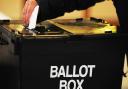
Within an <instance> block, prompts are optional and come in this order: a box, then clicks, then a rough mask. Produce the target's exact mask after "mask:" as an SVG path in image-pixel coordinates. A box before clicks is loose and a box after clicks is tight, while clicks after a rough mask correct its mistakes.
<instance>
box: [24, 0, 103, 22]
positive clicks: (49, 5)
mask: <svg viewBox="0 0 128 89" xmlns="http://www.w3.org/2000/svg"><path fill="white" fill-rule="evenodd" d="M101 1H104V0H27V2H26V4H25V7H24V10H23V20H24V22H25V24H28V21H29V18H30V16H31V14H32V11H33V9H34V7H35V6H36V5H37V3H38V5H39V6H40V11H39V15H38V21H43V20H47V19H53V18H56V17H58V16H62V15H63V14H64V13H65V12H71V11H73V10H82V9H87V8H88V7H90V6H93V5H94V4H95V3H96V2H101Z"/></svg>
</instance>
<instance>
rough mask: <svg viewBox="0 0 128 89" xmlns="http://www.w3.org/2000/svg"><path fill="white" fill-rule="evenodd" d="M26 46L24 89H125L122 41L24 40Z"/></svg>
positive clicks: (97, 38) (112, 38)
mask: <svg viewBox="0 0 128 89" xmlns="http://www.w3.org/2000/svg"><path fill="white" fill-rule="evenodd" d="M23 43H24V44H22V49H21V62H20V63H21V64H20V66H21V89H42V88H48V89H50V88H54V89H55V88H57V89H77V88H78V89H79V88H80V89H121V83H122V73H123V64H124V50H123V49H122V44H121V39H120V37H115V36H94V37H84V36H82V37H71V38H57V39H44V40H36V39H35V40H30V39H29V40H27V39H24V40H23ZM89 66H91V67H89ZM55 71H56V72H55ZM91 73H92V74H91ZM73 75H74V76H73ZM61 82H62V84H61ZM78 83H80V86H79V85H78ZM65 84H66V85H65ZM64 85H65V86H66V87H65V86H64Z"/></svg>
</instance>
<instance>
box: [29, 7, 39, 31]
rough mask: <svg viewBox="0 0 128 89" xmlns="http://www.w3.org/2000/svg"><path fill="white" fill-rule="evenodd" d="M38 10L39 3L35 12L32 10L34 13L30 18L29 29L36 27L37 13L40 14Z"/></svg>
mask: <svg viewBox="0 0 128 89" xmlns="http://www.w3.org/2000/svg"><path fill="white" fill-rule="evenodd" d="M38 12H39V5H37V6H36V7H35V8H34V10H33V12H32V15H31V17H30V19H29V26H28V29H34V28H35V27H36V21H37V15H38Z"/></svg>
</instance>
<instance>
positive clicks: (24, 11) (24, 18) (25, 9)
mask: <svg viewBox="0 0 128 89" xmlns="http://www.w3.org/2000/svg"><path fill="white" fill-rule="evenodd" d="M27 10H28V1H26V3H25V6H24V8H23V21H24V23H25V24H26V14H27Z"/></svg>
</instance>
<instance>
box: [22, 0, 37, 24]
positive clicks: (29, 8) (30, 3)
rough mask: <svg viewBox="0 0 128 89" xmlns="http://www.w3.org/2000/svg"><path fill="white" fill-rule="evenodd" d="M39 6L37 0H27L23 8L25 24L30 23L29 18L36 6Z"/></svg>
mask: <svg viewBox="0 0 128 89" xmlns="http://www.w3.org/2000/svg"><path fill="white" fill-rule="evenodd" d="M36 6H37V2H36V0H27V1H26V3H25V6H24V8H23V22H24V24H25V25H27V24H28V23H29V19H30V17H31V14H32V12H33V10H34V8H35V7H36Z"/></svg>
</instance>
